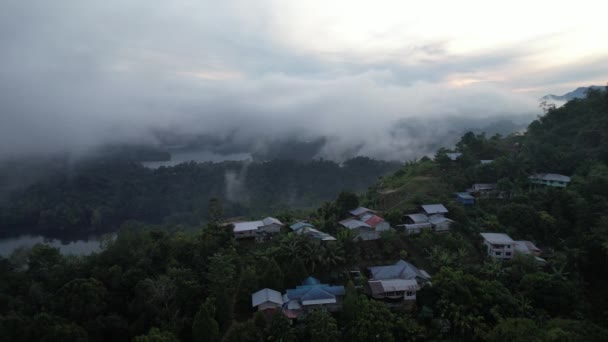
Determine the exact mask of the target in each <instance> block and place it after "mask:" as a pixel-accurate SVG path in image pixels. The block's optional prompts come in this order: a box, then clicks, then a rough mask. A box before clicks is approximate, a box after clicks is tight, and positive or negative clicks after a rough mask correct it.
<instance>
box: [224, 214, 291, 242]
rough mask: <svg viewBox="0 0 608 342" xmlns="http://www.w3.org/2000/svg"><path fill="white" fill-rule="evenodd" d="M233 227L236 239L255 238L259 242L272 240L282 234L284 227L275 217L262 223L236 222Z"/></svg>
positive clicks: (268, 218)
mask: <svg viewBox="0 0 608 342" xmlns="http://www.w3.org/2000/svg"><path fill="white" fill-rule="evenodd" d="M232 225H233V226H234V228H233V233H234V238H235V239H246V238H255V240H256V241H257V242H262V241H266V240H270V239H271V238H272V236H273V235H276V234H278V233H280V232H281V228H282V227H283V226H284V225H283V223H281V221H279V220H278V219H276V218H274V217H267V218H265V219H263V220H261V221H246V222H234V223H233V224H232Z"/></svg>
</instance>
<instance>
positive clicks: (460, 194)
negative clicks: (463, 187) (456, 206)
mask: <svg viewBox="0 0 608 342" xmlns="http://www.w3.org/2000/svg"><path fill="white" fill-rule="evenodd" d="M456 196H457V197H460V198H462V199H475V197H473V196H471V194H470V193H468V192H457V193H456Z"/></svg>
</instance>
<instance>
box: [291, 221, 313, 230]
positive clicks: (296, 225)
mask: <svg viewBox="0 0 608 342" xmlns="http://www.w3.org/2000/svg"><path fill="white" fill-rule="evenodd" d="M305 227H309V228H314V227H315V226H313V225H312V224H310V223H307V222H296V223H294V224H292V225H291V226H289V228H290V229H291V230H293V231H294V232H297V231H298V229H301V228H305Z"/></svg>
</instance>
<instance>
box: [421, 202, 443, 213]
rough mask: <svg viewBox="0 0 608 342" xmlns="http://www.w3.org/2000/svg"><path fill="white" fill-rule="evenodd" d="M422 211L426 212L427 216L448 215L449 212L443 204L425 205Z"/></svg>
mask: <svg viewBox="0 0 608 342" xmlns="http://www.w3.org/2000/svg"><path fill="white" fill-rule="evenodd" d="M422 210H424V212H425V213H427V215H431V214H446V213H447V212H448V210H447V209H446V207H444V206H443V204H423V205H422Z"/></svg>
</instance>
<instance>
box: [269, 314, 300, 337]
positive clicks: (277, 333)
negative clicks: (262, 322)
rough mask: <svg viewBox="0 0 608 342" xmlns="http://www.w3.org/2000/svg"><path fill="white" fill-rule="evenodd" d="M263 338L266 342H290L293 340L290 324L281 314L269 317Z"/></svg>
mask: <svg viewBox="0 0 608 342" xmlns="http://www.w3.org/2000/svg"><path fill="white" fill-rule="evenodd" d="M264 336H265V337H266V338H265V339H266V340H267V341H281V342H290V341H294V340H295V335H294V332H293V329H292V328H291V322H290V321H289V318H287V316H285V315H284V314H283V313H282V312H276V313H274V314H273V315H272V316H271V317H270V321H269V322H268V325H267V326H266V330H265V332H264Z"/></svg>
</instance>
